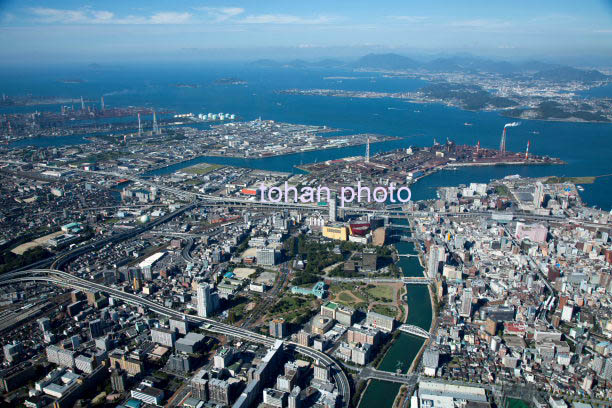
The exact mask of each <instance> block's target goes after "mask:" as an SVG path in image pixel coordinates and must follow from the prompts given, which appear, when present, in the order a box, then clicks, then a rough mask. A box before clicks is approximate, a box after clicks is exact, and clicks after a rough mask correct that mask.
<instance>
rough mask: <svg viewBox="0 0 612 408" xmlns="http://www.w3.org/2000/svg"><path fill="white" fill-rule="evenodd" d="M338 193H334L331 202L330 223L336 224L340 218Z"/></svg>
mask: <svg viewBox="0 0 612 408" xmlns="http://www.w3.org/2000/svg"><path fill="white" fill-rule="evenodd" d="M336 200H337V199H336V193H332V195H331V197H330V200H329V204H328V205H329V222H336V221H337V218H338V213H337V209H336V207H337V201H336Z"/></svg>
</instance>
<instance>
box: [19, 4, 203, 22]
mask: <svg viewBox="0 0 612 408" xmlns="http://www.w3.org/2000/svg"><path fill="white" fill-rule="evenodd" d="M29 10H30V12H31V13H32V14H33V15H34V18H35V20H36V21H38V22H41V23H48V24H186V23H189V22H191V20H192V17H193V15H192V14H191V13H187V12H182V13H179V12H174V11H166V12H163V11H162V12H158V13H154V14H152V15H150V16H148V17H147V16H131V15H130V16H125V17H121V18H118V17H116V16H115V14H114V13H112V12H110V11H106V10H93V9H91V8H82V9H78V10H62V9H54V8H49V7H33V8H31V9H29Z"/></svg>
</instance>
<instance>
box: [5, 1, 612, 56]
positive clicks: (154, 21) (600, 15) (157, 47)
mask: <svg viewBox="0 0 612 408" xmlns="http://www.w3.org/2000/svg"><path fill="white" fill-rule="evenodd" d="M0 47H1V48H0V50H1V52H2V54H3V55H4V56H7V57H9V58H13V59H21V60H23V61H36V60H41V61H49V62H53V61H59V60H79V59H82V60H90V59H92V58H106V59H122V58H128V59H138V58H143V59H151V58H153V56H154V55H155V56H158V57H160V58H187V59H189V58H202V59H230V58H234V59H239V58H255V57H258V56H260V57H271V58H283V57H287V58H293V57H305V58H315V57H334V56H336V57H350V56H358V55H362V54H363V53H364V52H368V51H375V52H389V51H396V52H400V53H405V54H406V53H417V54H418V53H424V54H427V53H435V52H470V53H473V54H480V55H496V56H504V55H507V56H530V57H534V56H535V57H537V56H538V55H543V56H555V55H561V56H568V55H580V54H589V55H601V56H607V57H610V56H612V0H582V1H576V0H556V1H551V0H531V1H523V0H512V1H508V0H505V1H498V0H489V1H481V0H469V1H468V0H465V1H460V0H454V1H435V0H430V1H424V0H423V1H414V0H393V1H384V0H380V1H377V2H375V1H371V0H370V1H362V0H353V1H344V0H326V1H321V0H309V1H294V0H283V1H277V0H257V1H255V0H236V1H231V2H226V1H154V0H147V1H143V0H133V1H132V0H128V1H125V0H124V1H90V2H80V1H70V0H66V1H62V0H54V1H50V0H47V1H41V0H37V1H34V0H15V1H11V0H9V1H6V0H0Z"/></svg>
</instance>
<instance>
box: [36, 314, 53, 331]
mask: <svg viewBox="0 0 612 408" xmlns="http://www.w3.org/2000/svg"><path fill="white" fill-rule="evenodd" d="M38 327H40V331H41V332H46V331H49V330H50V329H51V319H49V318H48V317H42V318H40V319H38Z"/></svg>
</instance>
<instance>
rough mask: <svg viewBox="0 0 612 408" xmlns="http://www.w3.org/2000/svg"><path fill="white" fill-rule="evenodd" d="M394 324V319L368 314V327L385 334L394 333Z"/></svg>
mask: <svg viewBox="0 0 612 408" xmlns="http://www.w3.org/2000/svg"><path fill="white" fill-rule="evenodd" d="M394 323H395V320H394V319H393V318H392V317H390V316H385V315H383V314H380V313H376V312H372V311H370V312H368V315H367V317H366V325H368V326H370V327H372V328H374V329H379V330H382V331H384V332H391V331H393V327H394Z"/></svg>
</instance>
